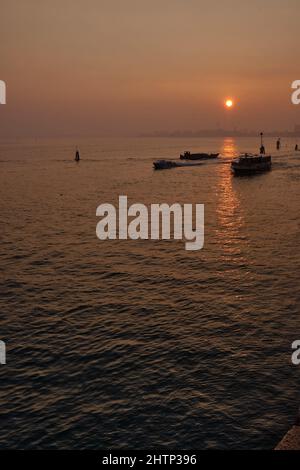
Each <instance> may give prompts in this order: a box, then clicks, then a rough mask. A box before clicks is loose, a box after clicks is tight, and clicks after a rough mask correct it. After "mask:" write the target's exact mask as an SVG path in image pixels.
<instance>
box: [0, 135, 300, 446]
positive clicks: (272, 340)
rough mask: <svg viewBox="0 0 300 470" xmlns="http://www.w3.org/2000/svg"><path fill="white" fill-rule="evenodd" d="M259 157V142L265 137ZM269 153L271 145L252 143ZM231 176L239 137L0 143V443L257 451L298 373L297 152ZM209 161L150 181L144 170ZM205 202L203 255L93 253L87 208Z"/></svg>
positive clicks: (271, 436) (162, 248) (176, 247)
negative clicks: (200, 153)
mask: <svg viewBox="0 0 300 470" xmlns="http://www.w3.org/2000/svg"><path fill="white" fill-rule="evenodd" d="M272 145H273V142H272ZM267 146H268V147H269V149H270V144H267ZM293 146H294V142H291V143H289V147H288V148H283V149H282V151H281V152H280V153H279V154H276V156H275V157H274V166H273V170H272V171H271V172H270V173H267V174H264V175H260V176H257V177H252V178H234V177H233V176H232V175H231V173H230V168H229V165H228V160H230V158H231V157H232V155H233V154H235V153H236V152H238V151H239V150H241V151H242V150H247V151H251V150H254V149H255V148H256V147H257V142H256V140H255V139H253V140H252V139H250V140H246V139H240V140H233V139H225V140H221V139H219V140H218V139H215V140H212V139H211V140H204V139H202V141H201V139H200V140H198V141H196V140H195V141H192V142H191V141H185V140H184V139H174V140H168V139H161V140H159V139H157V140H156V139H148V140H147V139H137V140H130V139H128V140H124V141H121V140H115V141H108V140H99V141H94V142H92V141H85V142H82V143H81V144H80V148H81V153H82V161H81V162H80V163H79V164H75V162H73V161H72V159H73V152H74V145H73V143H70V142H63V141H60V142H58V141H56V142H54V141H53V142H35V143H30V142H27V143H19V144H16V143H2V144H1V146H0V169H1V176H0V180H1V184H0V210H1V212H0V214H1V249H0V270H1V305H0V307H1V308H0V312H1V317H0V318H1V320H0V339H2V340H5V341H6V344H7V365H6V366H0V380H1V388H0V405H1V407H0V414H1V427H0V446H1V448H6V447H11V448H73V449H74V448H86V449H87V448H95V449H96V448H98V449H100V448H109V447H114V448H120V447H123V448H124V447H130V448H154V447H156V446H159V447H169V448H176V447H177V448H182V449H191V448H195V449H203V448H249V449H253V448H261V449H267V448H272V447H273V446H274V445H275V444H276V443H277V441H278V440H279V439H280V438H281V437H282V434H284V432H285V431H286V430H287V429H288V428H289V426H290V425H291V424H292V422H293V419H294V415H295V413H296V410H297V408H298V402H299V385H300V374H299V372H300V369H299V367H295V366H292V365H291V360H290V356H291V349H290V346H291V342H292V341H293V340H295V339H298V338H300V319H299V300H300V291H299V274H300V267H299V266H300V263H299V262H300V250H299V201H300V154H299V155H298V156H296V155H294V154H293V153H292V152H291V151H290V150H291V148H292V147H293ZM186 148H190V149H191V150H193V149H194V150H200V149H203V150H206V149H207V150H218V149H220V151H222V153H223V156H222V159H221V161H220V162H209V163H207V164H204V165H203V166H201V167H194V168H178V169H173V170H168V171H161V172H154V171H153V170H152V160H153V159H154V158H159V157H176V156H177V155H178V154H179V152H180V151H182V150H185V149H186ZM119 194H127V195H128V198H129V202H130V203H131V202H141V203H145V204H147V205H148V204H151V203H162V202H167V203H170V204H171V203H173V202H179V203H181V204H183V203H204V204H205V217H206V220H205V237H206V238H205V246H204V249H203V250H202V251H198V252H187V251H185V250H184V245H183V243H182V242H180V241H168V242H166V241H155V242H153V241H122V242H121V241H107V242H100V241H99V240H98V239H97V238H96V236H95V227H96V222H97V219H96V217H95V211H96V207H97V206H98V205H99V204H100V203H102V202H112V203H114V204H116V203H117V199H118V195H119Z"/></svg>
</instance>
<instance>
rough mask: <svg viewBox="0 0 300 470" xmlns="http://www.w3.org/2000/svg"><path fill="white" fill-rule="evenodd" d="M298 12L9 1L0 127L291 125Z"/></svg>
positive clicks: (38, 132) (80, 131) (286, 5)
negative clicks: (227, 102) (230, 104)
mask: <svg viewBox="0 0 300 470" xmlns="http://www.w3.org/2000/svg"><path fill="white" fill-rule="evenodd" d="M299 22H300V2H299V0H263V1H262V0H252V1H251V2H250V1H247V2H246V1H244V0H239V1H238V0H222V2H220V1H217V0H209V1H206V0H202V1H201V0H151V1H150V0H126V1H125V0H51V1H50V0H43V1H39V0H26V2H25V1H24V2H21V1H20V0H1V16H0V54H1V55H0V57H1V69H0V70H1V72H0V79H1V80H5V81H6V84H7V105H5V106H1V107H0V119H1V126H0V136H2V137H14V136H30V137H35V136H36V137H39V136H52V135H53V136H56V135H62V136H64V135H82V136H84V135H99V136H101V135H137V134H139V133H141V132H147V131H149V132H151V131H153V130H157V129H165V130H174V129H191V130H197V129H201V128H215V127H217V126H223V127H224V126H227V127H229V126H231V125H232V127H233V126H237V127H238V128H249V129H258V128H259V129H260V128H263V129H264V130H270V129H274V128H281V129H284V128H289V129H291V128H293V126H294V124H296V123H300V107H297V106H293V105H292V104H291V103H290V96H291V90H290V86H291V83H292V81H294V80H296V79H300V76H299V74H300V71H299V65H298V62H299V61H298V55H299V54H298V53H297V41H298V38H299ZM227 97H233V98H234V99H235V101H236V103H237V105H236V106H235V107H234V109H232V110H231V111H227V112H226V111H225V110H224V107H223V106H222V103H223V100H224V99H225V98H227ZM228 113H230V115H228ZM226 114H227V115H226Z"/></svg>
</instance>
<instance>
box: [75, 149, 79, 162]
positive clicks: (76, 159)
mask: <svg viewBox="0 0 300 470" xmlns="http://www.w3.org/2000/svg"><path fill="white" fill-rule="evenodd" d="M79 160H80V154H79V150H78V149H76V154H75V162H79Z"/></svg>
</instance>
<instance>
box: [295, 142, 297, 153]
mask: <svg viewBox="0 0 300 470" xmlns="http://www.w3.org/2000/svg"><path fill="white" fill-rule="evenodd" d="M295 151H296V152H298V144H296V146H295Z"/></svg>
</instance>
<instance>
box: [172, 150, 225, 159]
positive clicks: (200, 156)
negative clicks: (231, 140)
mask: <svg viewBox="0 0 300 470" xmlns="http://www.w3.org/2000/svg"><path fill="white" fill-rule="evenodd" d="M218 156H219V154H218V153H191V152H188V151H186V152H184V153H182V154H181V155H180V159H181V160H212V159H214V158H218Z"/></svg>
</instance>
